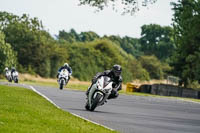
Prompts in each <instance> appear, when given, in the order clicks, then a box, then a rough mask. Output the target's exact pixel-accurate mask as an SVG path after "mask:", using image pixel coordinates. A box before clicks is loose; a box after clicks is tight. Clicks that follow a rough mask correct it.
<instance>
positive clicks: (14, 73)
mask: <svg viewBox="0 0 200 133" xmlns="http://www.w3.org/2000/svg"><path fill="white" fill-rule="evenodd" d="M12 79H13V80H14V82H15V83H18V72H17V71H14V72H13V73H12Z"/></svg>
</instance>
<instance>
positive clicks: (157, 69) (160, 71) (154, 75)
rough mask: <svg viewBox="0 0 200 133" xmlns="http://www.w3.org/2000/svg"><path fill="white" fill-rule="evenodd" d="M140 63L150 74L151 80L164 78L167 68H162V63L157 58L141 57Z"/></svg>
mask: <svg viewBox="0 0 200 133" xmlns="http://www.w3.org/2000/svg"><path fill="white" fill-rule="evenodd" d="M139 62H140V63H141V65H142V67H143V68H145V69H146V70H147V71H148V72H149V75H150V78H151V79H163V78H164V70H166V69H167V67H162V63H161V62H160V61H159V60H158V59H157V58H156V57H155V56H141V57H140V58H139ZM164 68H165V69H164ZM167 70H168V69H167Z"/></svg>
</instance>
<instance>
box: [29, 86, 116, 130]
mask: <svg viewBox="0 0 200 133" xmlns="http://www.w3.org/2000/svg"><path fill="white" fill-rule="evenodd" d="M30 88H31V89H32V90H33V91H34V92H36V93H37V94H39V95H41V96H42V97H44V98H45V99H46V100H48V101H49V102H50V103H52V104H53V105H54V106H56V107H57V108H59V109H61V110H62V108H60V107H59V106H58V105H57V104H56V103H54V102H53V101H52V100H51V99H49V98H48V97H46V96H45V95H44V94H42V93H40V92H39V91H37V90H36V89H35V88H34V87H33V86H30ZM69 113H70V114H72V115H74V116H76V117H79V118H81V119H84V120H86V121H89V122H91V123H94V124H96V125H99V126H102V127H104V128H107V129H109V130H111V131H114V129H112V128H109V127H107V126H105V125H102V124H99V123H96V122H94V121H91V120H89V119H87V118H84V117H82V116H80V115H77V114H74V113H71V112H69Z"/></svg>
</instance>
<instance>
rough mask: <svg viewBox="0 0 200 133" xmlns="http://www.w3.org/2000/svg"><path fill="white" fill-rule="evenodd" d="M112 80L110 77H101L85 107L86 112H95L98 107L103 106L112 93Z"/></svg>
mask: <svg viewBox="0 0 200 133" xmlns="http://www.w3.org/2000/svg"><path fill="white" fill-rule="evenodd" d="M112 84H113V81H111V78H110V77H108V76H101V77H100V78H98V79H97V82H96V83H95V84H93V85H92V87H91V89H90V91H89V94H88V98H87V102H86V105H85V108H86V110H89V111H94V109H95V108H96V107H97V106H101V105H103V104H104V103H105V102H106V100H107V98H108V96H109V95H110V94H111V91H112V89H113V88H112Z"/></svg>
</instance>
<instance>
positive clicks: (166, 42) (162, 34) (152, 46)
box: [140, 24, 175, 60]
mask: <svg viewBox="0 0 200 133" xmlns="http://www.w3.org/2000/svg"><path fill="white" fill-rule="evenodd" d="M141 29H142V32H141V36H142V37H141V38H140V42H141V50H142V51H143V52H144V54H145V55H155V56H156V57H157V58H158V59H160V60H166V59H168V58H169V57H170V56H171V55H172V53H173V52H174V50H175V44H174V41H173V29H172V28H171V27H169V26H164V27H162V26H160V25H157V24H150V25H143V26H142V27H141Z"/></svg>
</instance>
